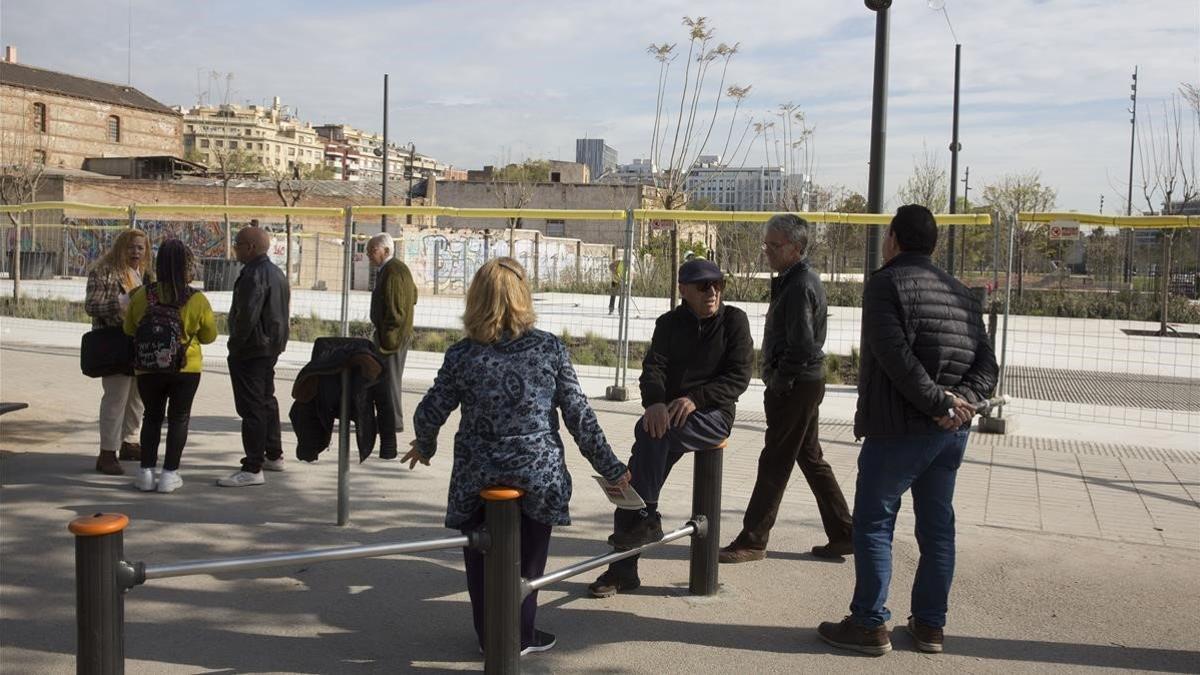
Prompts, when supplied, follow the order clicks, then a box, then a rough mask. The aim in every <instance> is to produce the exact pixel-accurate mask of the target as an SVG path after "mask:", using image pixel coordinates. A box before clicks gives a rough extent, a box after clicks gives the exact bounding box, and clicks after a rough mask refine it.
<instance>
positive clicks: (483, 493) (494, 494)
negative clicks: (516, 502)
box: [479, 486, 525, 502]
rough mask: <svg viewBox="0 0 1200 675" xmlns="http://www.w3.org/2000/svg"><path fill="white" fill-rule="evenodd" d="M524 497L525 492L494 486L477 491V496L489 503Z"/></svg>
mask: <svg viewBox="0 0 1200 675" xmlns="http://www.w3.org/2000/svg"><path fill="white" fill-rule="evenodd" d="M524 495H525V491H524V490H521V489H519V488H511V487H501V486H494V487H489V488H484V489H482V490H480V491H479V496H480V497H483V498H484V499H486V500H488V501H489V502H503V501H508V500H510V499H520V498H521V497H523V496H524Z"/></svg>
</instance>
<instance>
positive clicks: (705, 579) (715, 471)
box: [688, 442, 725, 595]
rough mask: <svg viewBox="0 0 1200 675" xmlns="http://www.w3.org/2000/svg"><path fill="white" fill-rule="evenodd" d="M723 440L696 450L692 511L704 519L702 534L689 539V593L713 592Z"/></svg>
mask: <svg viewBox="0 0 1200 675" xmlns="http://www.w3.org/2000/svg"><path fill="white" fill-rule="evenodd" d="M724 448H725V442H722V443H721V445H720V446H719V447H716V448H713V449H711V450H698V451H696V452H695V453H693V454H695V455H696V465H695V470H694V475H693V478H692V514H693V517H696V516H699V517H702V518H703V519H704V523H705V528H704V530H705V531H704V532H703V534H701V533H699V532H697V536H696V537H694V538H693V539H692V551H691V563H690V566H689V570H688V591H689V592H690V593H691V594H692V595H715V594H716V592H717V588H718V587H719V586H720V583H719V582H718V579H717V569H718V560H717V556H718V555H719V554H720V548H721V473H722V460H723V458H724V452H725V450H724Z"/></svg>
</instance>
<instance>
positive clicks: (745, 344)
mask: <svg viewBox="0 0 1200 675" xmlns="http://www.w3.org/2000/svg"><path fill="white" fill-rule="evenodd" d="M724 288H725V278H724V275H722V274H721V268H719V267H717V266H716V265H714V264H713V263H711V262H709V261H708V260H699V259H698V260H692V261H690V262H686V263H684V264H683V265H682V266H680V268H679V294H680V296H682V297H683V302H682V303H680V305H679V306H678V307H676V308H675V309H673V310H671V311H669V312H667V313H666V314H663V315H662V316H660V317H658V321H657V322H655V324H654V335H653V337H651V341H650V349H649V351H647V352H646V357H645V358H644V359H643V360H642V377H641V380H640V384H641V390H642V407H643V408H644V409H645V413H644V414H643V415H642V417H641V418H640V419H639V420H638V421H637V424H636V426H635V427H634V432H633V434H634V442H633V455H632V457H631V458H630V460H629V463H628V464H629V472H630V474H632V479H631V480H630V485H631V486H632V487H633V488H634V489H635V490H637V492H638V494H639V495H641V496H642V499H643V500H645V502H646V508H645V509H642V510H640V511H635V510H626V509H617V510H616V512H615V513H614V514H613V535H612V536H611V537H609V539H608V541H609V543H610V544H611V545H612V546H613V548H616V549H624V550H628V549H631V548H636V547H638V546H641V545H643V544H648V543H650V542H653V541H658V540H659V539H662V536H663V531H662V517H661V515H660V514H659V513H658V496H659V491H660V490H661V489H662V486H663V483H665V482H666V480H667V475H668V474H669V473H670V472H671V467H673V466H674V465H675V463H676V462H677V461H679V458H680V457H682V456H683V454H684V453H685V452H692V451H695V450H707V449H710V448H713V447H716V446H718V445H719V444H720V443H721V442H722V441H724V440H725V439H726V438H727V437H728V436H729V430H730V429H731V428H732V426H733V418H734V411H735V408H734V404H735V403H736V402H737V399H738V397H739V396H741V395H742V392H744V391H746V387H747V386H748V385H749V384H750V361H751V358H752V355H753V351H754V343H753V341H752V340H751V338H750V322H749V321H748V320H747V319H746V313H745V312H743V311H742V310H740V309H738V308H736V307H729V306H727V305H725V304H723V303H722V302H721V292H722V291H723V290H724ZM640 584H641V580H640V579H639V578H638V573H637V557H636V556H635V557H632V558H626V559H625V560H619V561H617V562H615V563H613V564H612V565H609V567H608V570H607V571H605V572H604V574H602V575H600V578H599V579H597V580H596V581H594V582H592V583H591V584H590V585H589V586H588V590H589V591H590V592H591V593H592V595H594V596H596V597H598V598H606V597H609V596H611V595H615V594H616V593H617V592H619V591H627V590H631V589H634V588H637V587H638V586H639V585H640Z"/></svg>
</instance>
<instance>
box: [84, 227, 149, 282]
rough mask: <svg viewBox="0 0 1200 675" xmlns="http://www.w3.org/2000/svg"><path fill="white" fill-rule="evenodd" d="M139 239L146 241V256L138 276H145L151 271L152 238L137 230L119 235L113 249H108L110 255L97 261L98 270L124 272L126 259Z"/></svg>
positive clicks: (143, 257)
mask: <svg viewBox="0 0 1200 675" xmlns="http://www.w3.org/2000/svg"><path fill="white" fill-rule="evenodd" d="M138 237H141V238H142V239H145V240H146V255H144V256H142V262H141V268H140V269H138V274H141V275H143V276H144V275H145V274H146V271H147V270H149V269H150V237H148V236H146V233H145V232H143V231H141V230H139V229H136V228H130V229H128V230H124V231H122V232H121V234H118V235H117V238H116V239H115V240H114V241H113V244H112V248H110V249H108V253H105V254H104V255H103V256H102V257H101V258H100V260H98V261H96V269H97V270H101V271H108V272H124V271H125V257H126V255H127V254H128V253H129V248H130V247H131V246H133V242H134V240H136V239H137V238H138Z"/></svg>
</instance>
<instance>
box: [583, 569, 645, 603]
mask: <svg viewBox="0 0 1200 675" xmlns="http://www.w3.org/2000/svg"><path fill="white" fill-rule="evenodd" d="M641 585H642V580H641V579H639V578H637V577H630V578H625V577H621V576H619V575H617V574H614V573H613V571H612V570H608V571H606V572H605V573H604V574H601V575H600V578H598V579H596V580H595V581H593V582H592V583H590V584H588V592H589V593H591V594H592V597H593V598H611V597H612V596H614V595H616V594H617V593H620V592H621V591H632V590H633V589H635V588H637V587H638V586H641Z"/></svg>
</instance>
